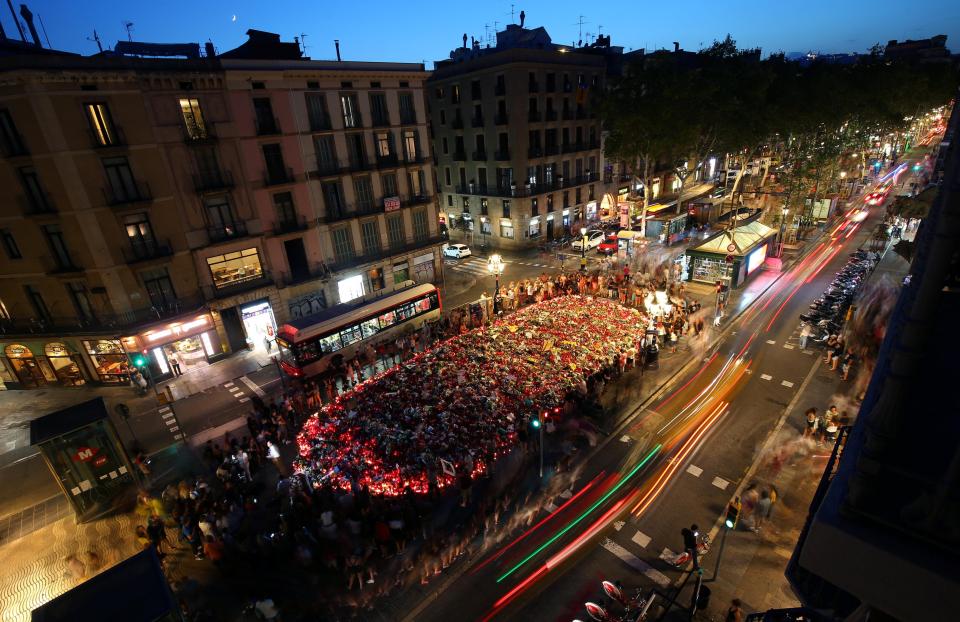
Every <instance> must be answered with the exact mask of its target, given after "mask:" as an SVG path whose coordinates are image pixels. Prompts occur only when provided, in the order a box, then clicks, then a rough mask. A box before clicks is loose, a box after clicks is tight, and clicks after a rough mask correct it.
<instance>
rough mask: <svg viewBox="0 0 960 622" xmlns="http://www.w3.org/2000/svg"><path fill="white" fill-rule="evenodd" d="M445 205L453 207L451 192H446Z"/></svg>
mask: <svg viewBox="0 0 960 622" xmlns="http://www.w3.org/2000/svg"><path fill="white" fill-rule="evenodd" d="M447 207H453V195H452V194H448V195H447Z"/></svg>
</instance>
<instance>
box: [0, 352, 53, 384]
mask: <svg viewBox="0 0 960 622" xmlns="http://www.w3.org/2000/svg"><path fill="white" fill-rule="evenodd" d="M3 354H4V356H5V357H6V359H7V361H6V362H7V364H8V365H9V366H10V369H11V370H12V371H13V375H14V377H15V378H16V380H15V382H19V383H20V386H21V387H23V388H24V389H36V388H37V387H42V386H43V385H45V384H47V382H49V380H48V377H47V374H44V373H43V370H42V369H41V368H40V363H39V361H38V360H37V357H36V356H35V355H34V353H33V351H32V350H31V349H30V348H29V347H28V346H26V345H24V344H22V343H11V344H10V345H8V346H6V347H5V348H4V349H3ZM50 375H52V372H51V374H50Z"/></svg>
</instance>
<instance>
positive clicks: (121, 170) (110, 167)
mask: <svg viewBox="0 0 960 622" xmlns="http://www.w3.org/2000/svg"><path fill="white" fill-rule="evenodd" d="M103 170H104V171H105V172H106V174H107V182H108V183H109V185H110V190H111V192H112V198H113V200H114V201H116V202H124V201H135V200H136V199H138V198H139V197H140V191H139V189H138V188H137V182H136V181H135V180H134V179H133V171H131V170H130V163H129V162H127V159H126V158H125V157H118V158H104V159H103Z"/></svg>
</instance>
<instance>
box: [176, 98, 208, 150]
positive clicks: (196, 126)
mask: <svg viewBox="0 0 960 622" xmlns="http://www.w3.org/2000/svg"><path fill="white" fill-rule="evenodd" d="M180 112H181V114H183V123H184V125H186V126H187V135H188V136H189V137H190V138H192V139H194V140H199V139H201V138H206V137H207V126H206V124H204V122H203V112H201V111H200V102H199V100H196V99H181V100H180Z"/></svg>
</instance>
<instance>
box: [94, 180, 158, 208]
mask: <svg viewBox="0 0 960 622" xmlns="http://www.w3.org/2000/svg"><path fill="white" fill-rule="evenodd" d="M103 198H104V201H106V203H107V205H109V206H111V207H124V206H126V205H133V204H136V203H148V202H150V201H152V200H153V194H151V193H150V186H149V185H148V184H147V182H145V181H133V182H131V183H129V184H125V185H124V186H122V187H119V188H116V187H114V186H113V185H109V186H106V187H105V188H104V189H103Z"/></svg>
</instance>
